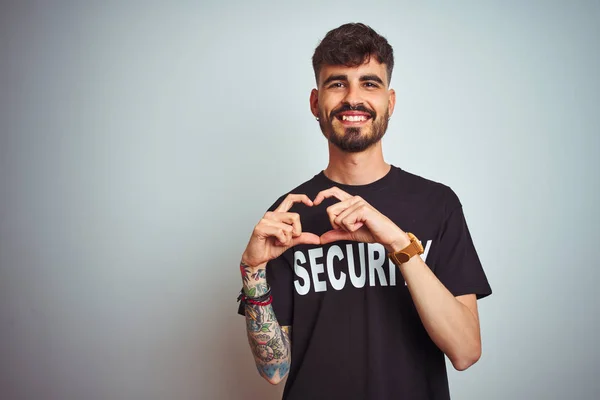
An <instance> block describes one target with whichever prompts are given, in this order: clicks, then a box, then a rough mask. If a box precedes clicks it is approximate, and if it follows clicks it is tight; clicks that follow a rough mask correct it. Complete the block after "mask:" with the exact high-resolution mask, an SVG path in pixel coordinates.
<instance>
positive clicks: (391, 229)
mask: <svg viewBox="0 0 600 400" xmlns="http://www.w3.org/2000/svg"><path fill="white" fill-rule="evenodd" d="M330 197H335V198H336V199H338V200H340V202H339V203H336V204H334V205H332V206H330V207H328V208H327V215H328V216H329V221H330V222H331V226H332V227H333V229H332V230H330V231H328V232H325V233H324V234H323V235H321V244H326V243H331V242H335V241H338V240H353V241H357V242H364V243H381V244H382V245H383V246H384V247H385V248H386V250H387V251H389V252H390V251H398V250H402V249H403V248H405V247H406V246H408V245H409V244H410V239H409V237H408V235H407V234H406V233H405V232H404V231H402V229H400V228H399V227H398V226H397V225H396V224H394V223H393V222H392V221H391V220H390V219H389V218H388V217H386V216H385V215H383V214H382V213H380V212H379V211H377V210H376V209H375V208H374V207H373V206H371V205H370V204H369V203H367V202H366V201H365V200H364V199H363V198H362V197H360V196H352V195H350V194H348V193H346V192H344V191H343V190H341V189H340V188H338V187H335V186H334V187H332V188H329V189H327V190H323V191H321V192H319V194H317V197H315V200H314V202H313V204H314V205H315V206H316V205H319V204H321V203H322V202H323V200H325V199H327V198H330Z"/></svg>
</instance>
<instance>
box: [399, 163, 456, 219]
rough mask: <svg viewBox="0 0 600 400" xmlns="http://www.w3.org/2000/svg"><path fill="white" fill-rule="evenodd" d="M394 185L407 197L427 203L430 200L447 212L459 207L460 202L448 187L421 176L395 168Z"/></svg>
mask: <svg viewBox="0 0 600 400" xmlns="http://www.w3.org/2000/svg"><path fill="white" fill-rule="evenodd" d="M395 168H396V169H397V173H396V185H395V187H396V188H398V190H402V191H403V192H404V193H406V194H407V195H409V196H411V197H413V198H416V199H419V200H420V201H424V202H427V201H428V200H432V201H434V202H435V203H437V204H440V205H441V204H443V205H444V208H446V209H447V210H446V211H448V212H450V211H452V210H453V209H455V208H458V207H461V206H462V205H461V202H460V199H459V197H458V195H457V194H456V192H455V191H454V190H453V189H452V188H451V187H450V186H448V185H446V184H444V183H442V182H438V181H435V180H432V179H429V178H425V177H423V176H421V175H417V174H415V173H412V172H409V171H406V170H403V169H400V168H397V167H395Z"/></svg>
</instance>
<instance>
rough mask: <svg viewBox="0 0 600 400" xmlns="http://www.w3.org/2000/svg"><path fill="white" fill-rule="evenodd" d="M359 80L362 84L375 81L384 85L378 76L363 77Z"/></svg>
mask: <svg viewBox="0 0 600 400" xmlns="http://www.w3.org/2000/svg"><path fill="white" fill-rule="evenodd" d="M358 80H359V81H361V82H366V81H373V82H377V83H379V84H381V85H383V81H382V80H381V78H380V77H378V76H377V75H363V76H361V77H360V78H359V79H358Z"/></svg>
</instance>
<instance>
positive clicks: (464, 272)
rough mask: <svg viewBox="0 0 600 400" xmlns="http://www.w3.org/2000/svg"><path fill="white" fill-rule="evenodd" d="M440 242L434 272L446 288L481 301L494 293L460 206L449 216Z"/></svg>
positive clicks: (455, 293) (455, 294)
mask: <svg viewBox="0 0 600 400" xmlns="http://www.w3.org/2000/svg"><path fill="white" fill-rule="evenodd" d="M439 240H440V242H439V257H438V259H437V263H436V264H437V265H436V267H435V271H434V272H435V274H436V276H437V277H438V279H439V280H440V281H441V282H442V283H443V284H444V286H446V288H447V289H448V290H449V291H450V292H451V293H452V294H453V295H454V296H461V295H465V294H475V295H477V298H478V299H481V298H484V297H486V296H489V295H490V294H492V289H491V287H490V285H489V283H488V280H487V277H486V275H485V272H484V270H483V267H482V265H481V262H480V260H479V256H478V255H477V252H476V250H475V246H474V244H473V240H472V238H471V234H470V232H469V228H468V226H467V221H466V219H465V216H464V213H463V209H462V206H461V205H460V203H458V205H457V206H455V207H454V208H453V209H452V211H450V213H449V215H448V216H447V218H446V221H445V223H444V225H443V227H442V232H441V236H440V239H439Z"/></svg>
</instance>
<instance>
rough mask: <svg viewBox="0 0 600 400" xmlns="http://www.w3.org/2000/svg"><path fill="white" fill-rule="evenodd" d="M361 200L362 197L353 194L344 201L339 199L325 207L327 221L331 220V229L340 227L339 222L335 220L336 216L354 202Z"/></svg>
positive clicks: (350, 206)
mask: <svg viewBox="0 0 600 400" xmlns="http://www.w3.org/2000/svg"><path fill="white" fill-rule="evenodd" d="M361 201H362V198H360V197H359V196H353V197H351V198H349V199H346V200H344V201H340V202H339V203H335V204H334V205H331V206H329V207H327V216H328V217H329V222H331V226H332V227H333V229H338V228H340V226H339V223H338V222H337V218H338V216H339V215H340V214H342V213H343V212H344V211H345V210H347V209H348V208H352V207H353V206H354V205H355V204H357V203H359V202H361Z"/></svg>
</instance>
